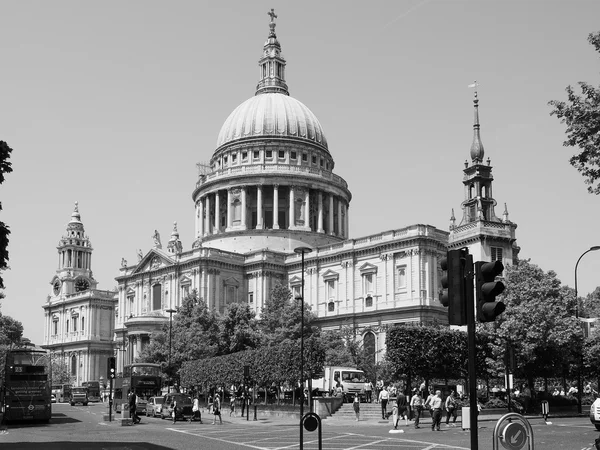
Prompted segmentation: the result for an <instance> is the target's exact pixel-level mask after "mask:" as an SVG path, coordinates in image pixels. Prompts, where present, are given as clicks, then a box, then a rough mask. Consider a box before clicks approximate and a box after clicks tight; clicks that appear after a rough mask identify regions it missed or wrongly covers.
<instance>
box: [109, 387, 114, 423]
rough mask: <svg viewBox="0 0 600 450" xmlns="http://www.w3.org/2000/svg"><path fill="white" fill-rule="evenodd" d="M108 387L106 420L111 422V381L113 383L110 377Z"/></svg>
mask: <svg viewBox="0 0 600 450" xmlns="http://www.w3.org/2000/svg"><path fill="white" fill-rule="evenodd" d="M109 383H110V387H109V390H108V421H109V422H112V405H113V400H112V387H113V386H112V383H113V379H112V378H111V379H110V381H109Z"/></svg>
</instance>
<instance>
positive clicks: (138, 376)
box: [113, 363, 162, 414]
mask: <svg viewBox="0 0 600 450" xmlns="http://www.w3.org/2000/svg"><path fill="white" fill-rule="evenodd" d="M161 387H162V376H161V368H160V364H149V363H134V364H130V365H127V366H125V368H124V369H123V374H122V376H120V377H117V378H115V391H114V399H113V402H114V403H113V408H114V410H115V411H116V412H120V411H121V408H122V405H123V403H125V404H127V400H128V399H127V395H128V394H129V392H135V394H136V395H137V397H138V414H140V409H141V408H140V407H141V406H144V407H145V404H146V400H148V399H149V398H150V397H157V396H160V392H161Z"/></svg>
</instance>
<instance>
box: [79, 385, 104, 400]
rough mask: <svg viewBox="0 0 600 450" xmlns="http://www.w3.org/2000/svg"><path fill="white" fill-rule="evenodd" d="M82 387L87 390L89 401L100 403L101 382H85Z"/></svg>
mask: <svg viewBox="0 0 600 450" xmlns="http://www.w3.org/2000/svg"><path fill="white" fill-rule="evenodd" d="M81 385H82V386H83V387H86V388H87V393H88V400H89V401H90V402H99V401H100V400H101V398H100V382H99V381H85V382H83V383H82V384H81Z"/></svg>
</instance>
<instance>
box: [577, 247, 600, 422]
mask: <svg viewBox="0 0 600 450" xmlns="http://www.w3.org/2000/svg"><path fill="white" fill-rule="evenodd" d="M596 250H600V245H594V246H593V247H590V248H589V249H588V250H586V251H585V252H583V253H582V254H581V256H580V257H579V259H578V260H577V262H576V263H575V318H576V319H579V299H578V298H577V266H579V261H581V258H583V257H584V255H586V254H587V253H589V252H594V251H596ZM581 332H582V333H583V327H582V330H581ZM582 370H583V348H582V352H581V355H580V359H579V370H578V371H577V414H581V411H582V409H581V394H582V391H583V386H582V384H583V383H582V380H581V371H582Z"/></svg>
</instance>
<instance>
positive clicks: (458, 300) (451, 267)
mask: <svg viewBox="0 0 600 450" xmlns="http://www.w3.org/2000/svg"><path fill="white" fill-rule="evenodd" d="M468 254H469V251H468V250H467V249H466V248H461V249H459V250H450V251H449V252H448V253H447V254H446V256H445V257H444V258H442V259H441V261H440V266H441V269H442V271H443V272H442V280H441V284H442V289H441V291H440V303H441V304H442V305H443V306H446V307H447V308H448V322H449V323H450V325H466V324H467V309H466V298H465V293H466V291H465V268H466V261H467V255H468Z"/></svg>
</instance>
